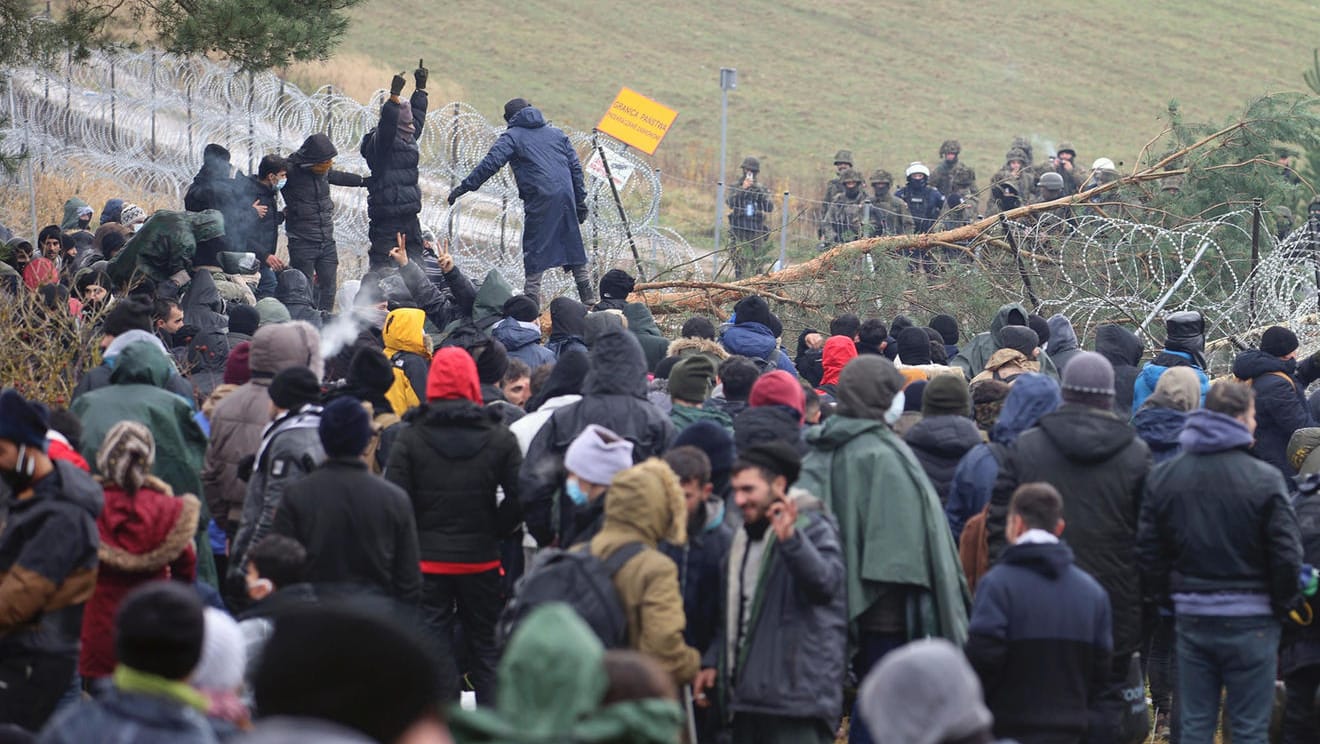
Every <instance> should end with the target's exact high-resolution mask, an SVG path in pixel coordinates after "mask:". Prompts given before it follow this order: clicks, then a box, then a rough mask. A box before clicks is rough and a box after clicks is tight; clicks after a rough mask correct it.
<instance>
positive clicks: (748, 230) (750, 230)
mask: <svg viewBox="0 0 1320 744" xmlns="http://www.w3.org/2000/svg"><path fill="white" fill-rule="evenodd" d="M740 167H741V168H742V172H743V175H742V181H740V182H739V184H738V185H737V186H735V187H733V190H732V191H731V192H729V198H728V199H727V200H726V203H727V204H728V205H729V232H730V234H731V236H732V239H733V245H732V248H731V251H732V254H733V273H734V276H735V277H737V278H739V279H741V278H743V277H744V276H749V275H751V274H756V273H760V271H761V270H762V269H764V268H765V238H766V235H767V232H768V231H767V230H766V226H765V216H766V215H767V214H769V213H770V212H773V211H774V208H775V205H774V202H772V201H771V200H770V190H769V189H767V188H766V187H764V186H762V185H761V184H759V183H757V182H756V178H757V175H758V174H759V173H760V172H761V161H760V160H757V159H756V158H754V157H751V156H748V157H745V158H743V161H742V165H741V166H740Z"/></svg>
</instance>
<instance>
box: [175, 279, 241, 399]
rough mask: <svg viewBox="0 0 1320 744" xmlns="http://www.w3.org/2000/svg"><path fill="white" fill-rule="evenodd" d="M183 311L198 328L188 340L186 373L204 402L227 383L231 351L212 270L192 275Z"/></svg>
mask: <svg viewBox="0 0 1320 744" xmlns="http://www.w3.org/2000/svg"><path fill="white" fill-rule="evenodd" d="M181 309H182V310H183V322H184V324H185V325H190V326H193V327H194V328H196V329H197V332H196V333H194V334H193V337H192V338H191V339H190V340H189V341H188V346H187V349H186V359H185V362H186V371H187V373H188V377H189V379H191V380H192V384H193V387H195V388H196V389H197V394H198V395H199V396H200V397H201V398H202V399H203V400H205V399H206V398H209V397H210V396H211V393H212V392H213V391H214V390H215V389H216V387H217V386H219V385H220V384H221V382H223V381H224V376H225V363H226V361H228V359H229V351H230V348H231V346H230V341H229V318H228V317H227V316H226V315H225V314H224V310H225V302H224V300H223V299H222V298H221V297H220V290H219V289H217V288H216V286H215V278H214V277H213V276H211V272H210V271H206V270H201V271H196V272H193V277H192V281H191V282H190V283H189V285H188V292H187V294H185V295H184V297H183V302H182V305H181Z"/></svg>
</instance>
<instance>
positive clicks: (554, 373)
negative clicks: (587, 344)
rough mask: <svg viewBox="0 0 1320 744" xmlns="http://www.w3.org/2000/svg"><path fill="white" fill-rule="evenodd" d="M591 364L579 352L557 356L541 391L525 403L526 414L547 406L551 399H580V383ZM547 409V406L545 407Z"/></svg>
mask: <svg viewBox="0 0 1320 744" xmlns="http://www.w3.org/2000/svg"><path fill="white" fill-rule="evenodd" d="M590 367H591V363H590V361H588V358H587V355H586V354H585V353H583V352H581V351H577V350H573V351H566V352H564V353H563V354H560V355H559V360H558V361H556V362H555V365H554V366H553V367H551V368H550V377H549V378H548V379H546V381H545V383H544V384H542V385H541V389H540V390H538V391H537V392H536V395H533V396H532V397H531V399H530V400H528V401H527V411H528V413H530V412H532V411H537V410H540V409H541V408H542V407H543V406H547V404H548V403H549V401H550V400H551V399H553V398H557V397H559V396H564V395H572V396H575V397H580V396H581V395H582V383H583V381H584V380H585V379H586V376H587V371H588V370H589V369H590ZM547 407H548V406H547Z"/></svg>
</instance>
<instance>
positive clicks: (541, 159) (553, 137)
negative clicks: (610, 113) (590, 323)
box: [459, 106, 587, 274]
mask: <svg viewBox="0 0 1320 744" xmlns="http://www.w3.org/2000/svg"><path fill="white" fill-rule="evenodd" d="M505 163H508V164H509V166H510V167H511V168H512V169H513V180H514V181H516V182H517V183H518V198H520V199H522V200H523V213H524V219H523V270H524V271H526V272H527V273H528V274H537V273H540V272H542V271H546V270H548V269H553V268H556V267H560V266H582V265H585V264H586V263H587V252H586V250H585V249H584V248H583V247H582V231H581V230H580V229H579V228H578V224H579V223H578V213H579V212H581V213H583V214H585V213H586V209H587V190H586V187H585V186H583V184H582V163H580V162H579V161H578V156H577V152H576V151H575V150H574V149H573V144H572V143H571V142H569V141H568V137H566V136H565V135H564V133H563V132H562V131H560V130H559V129H558V128H556V127H552V126H549V125H547V124H546V122H545V117H544V116H543V115H542V114H541V112H540V111H539V110H537V109H535V108H533V107H531V106H528V107H527V108H524V109H523V110H521V111H519V112H518V113H516V114H514V115H513V119H511V120H510V121H509V128H508V129H506V130H504V134H501V135H500V138H499V139H497V140H495V144H494V145H491V148H490V152H488V153H486V157H485V158H483V159H482V161H481V162H480V163H479V164H477V167H476V168H473V169H472V172H471V173H469V174H468V177H467V178H465V179H463V183H462V184H460V186H459V188H461V189H462V190H463V191H476V190H477V189H479V188H481V184H483V183H485V182H486V181H487V180H489V179H490V177H491V176H494V175H495V174H496V173H497V172H499V170H500V168H503V167H504V164H505Z"/></svg>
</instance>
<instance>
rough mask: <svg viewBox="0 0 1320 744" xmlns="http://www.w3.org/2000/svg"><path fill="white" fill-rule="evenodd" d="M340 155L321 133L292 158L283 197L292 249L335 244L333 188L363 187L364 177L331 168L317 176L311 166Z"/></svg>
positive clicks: (282, 192)
mask: <svg viewBox="0 0 1320 744" xmlns="http://www.w3.org/2000/svg"><path fill="white" fill-rule="evenodd" d="M338 154H339V151H338V150H336V149H335V146H334V143H332V142H331V141H330V138H329V137H327V136H326V135H324V134H321V133H319V132H318V133H316V134H313V135H312V136H310V137H308V138H307V139H306V140H304V141H303V143H302V147H300V148H298V150H297V151H296V152H294V153H293V154H292V155H290V156H289V176H288V178H289V181H288V183H286V184H284V189H283V190H282V191H281V192H280V194H281V195H282V196H283V197H284V216H285V220H286V222H285V223H284V232H285V234H286V235H288V236H289V243H290V244H291V246H290V250H296V249H298V248H300V247H302V246H304V245H309V246H323V245H326V244H333V243H334V240H335V203H334V200H333V199H331V197H330V187H331V186H350V187H359V186H363V185H364V183H363V180H362V176H359V175H357V174H356V173H347V172H345V171H341V170H335V169H334V168H331V169H330V170H329V171H327V172H326V173H325V174H321V175H318V174H317V173H316V172H315V171H313V170H312V166H314V165H316V164H317V163H324V162H325V161H327V160H333V159H334V157H335V156H336V155H338Z"/></svg>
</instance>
